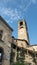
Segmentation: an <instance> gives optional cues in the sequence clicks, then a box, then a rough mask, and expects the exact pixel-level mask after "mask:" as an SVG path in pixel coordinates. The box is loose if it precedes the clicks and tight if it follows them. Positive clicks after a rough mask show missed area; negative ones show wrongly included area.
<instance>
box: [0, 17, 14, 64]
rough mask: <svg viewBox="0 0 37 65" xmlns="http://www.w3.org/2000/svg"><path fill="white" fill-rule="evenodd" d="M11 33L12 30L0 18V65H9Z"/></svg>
mask: <svg viewBox="0 0 37 65" xmlns="http://www.w3.org/2000/svg"><path fill="white" fill-rule="evenodd" d="M12 31H13V29H12V28H11V27H10V26H9V25H8V24H7V23H6V22H5V20H4V19H3V18H2V17H1V16H0V65H10V53H11V38H12V36H11V33H12Z"/></svg>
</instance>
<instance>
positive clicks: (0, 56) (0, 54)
mask: <svg viewBox="0 0 37 65" xmlns="http://www.w3.org/2000/svg"><path fill="white" fill-rule="evenodd" d="M3 56H4V50H3V48H1V47H0V65H1V63H2V61H3Z"/></svg>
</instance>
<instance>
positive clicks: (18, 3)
mask: <svg viewBox="0 0 37 65" xmlns="http://www.w3.org/2000/svg"><path fill="white" fill-rule="evenodd" d="M0 15H1V16H2V17H3V18H4V19H5V20H6V21H7V23H8V24H9V25H10V26H11V27H12V28H13V29H14V32H13V35H14V36H15V37H16V38H17V32H18V31H17V29H18V26H17V23H18V20H19V19H25V20H26V22H27V27H28V33H29V37H30V43H31V44H37V0H0Z"/></svg>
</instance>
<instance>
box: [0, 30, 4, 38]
mask: <svg viewBox="0 0 37 65" xmlns="http://www.w3.org/2000/svg"><path fill="white" fill-rule="evenodd" d="M2 33H3V31H2V30H0V39H2Z"/></svg>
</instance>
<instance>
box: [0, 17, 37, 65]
mask: <svg viewBox="0 0 37 65" xmlns="http://www.w3.org/2000/svg"><path fill="white" fill-rule="evenodd" d="M12 32H13V29H12V28H11V27H10V26H9V25H8V24H7V23H6V22H5V20H4V19H3V18H2V17H1V16H0V65H10V64H13V63H15V62H17V61H19V62H21V61H24V62H26V63H29V64H30V65H37V45H30V41H29V35H28V29H27V24H26V21H25V20H20V21H19V22H18V39H16V38H14V36H12ZM22 53H23V56H24V57H23V56H22V55H21V54H22Z"/></svg>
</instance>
